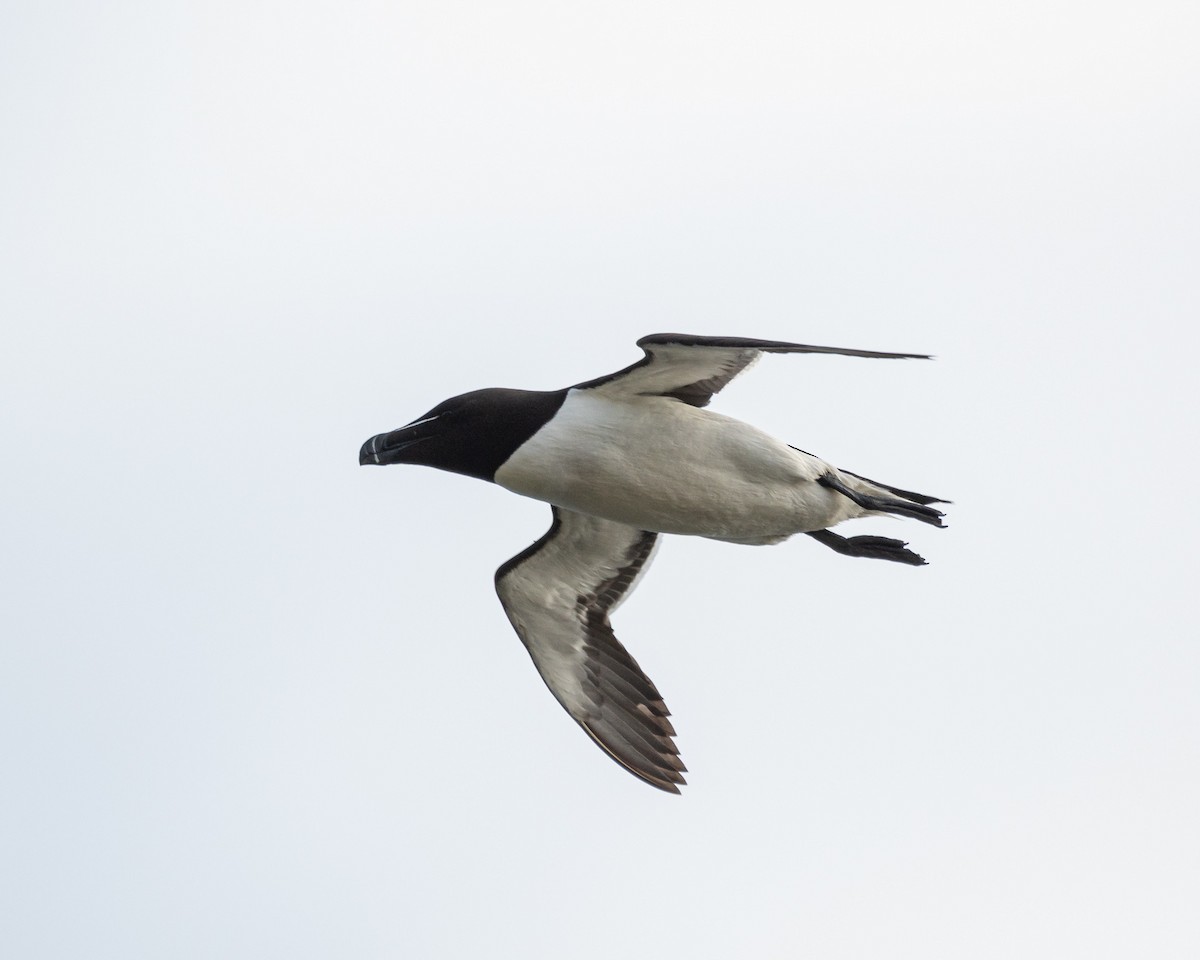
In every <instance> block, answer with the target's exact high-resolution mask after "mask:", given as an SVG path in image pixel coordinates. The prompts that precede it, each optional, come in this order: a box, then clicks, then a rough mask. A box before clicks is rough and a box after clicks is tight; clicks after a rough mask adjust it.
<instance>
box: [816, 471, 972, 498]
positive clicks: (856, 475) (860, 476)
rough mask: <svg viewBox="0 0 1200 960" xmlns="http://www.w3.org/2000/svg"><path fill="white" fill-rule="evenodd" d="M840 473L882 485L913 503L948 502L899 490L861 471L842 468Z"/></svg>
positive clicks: (873, 484)
mask: <svg viewBox="0 0 1200 960" xmlns="http://www.w3.org/2000/svg"><path fill="white" fill-rule="evenodd" d="M838 469H839V470H840V469H841V468H840V467H839V468H838ZM842 473H845V474H849V475H850V476H852V477H857V478H858V479H859V480H866V481H867V483H869V484H871V485H872V486H876V487H882V488H883V489H884V490H886V491H887V492H888V493H894V494H895V495H896V496H898V497H903V498H904V499H905V500H911V501H912V502H913V503H950V501H949V500H943V499H942V498H941V497H931V496H928V495H927V494H924V493H913V492H912V491H911V490H901V489H900V488H899V487H893V486H889V485H888V484H886V483H880V482H879V481H878V480H872V479H871V478H870V477H864V476H863V475H862V474H861V473H854V472H853V471H851V470H842Z"/></svg>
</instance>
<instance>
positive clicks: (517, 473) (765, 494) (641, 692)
mask: <svg viewBox="0 0 1200 960" xmlns="http://www.w3.org/2000/svg"><path fill="white" fill-rule="evenodd" d="M638 346H639V347H641V348H642V350H643V352H644V353H645V356H644V357H643V358H642V359H641V360H639V361H638V362H637V363H634V364H632V365H631V366H628V367H626V368H625V369H623V370H618V371H617V372H616V373H611V374H608V375H607V376H603V377H599V378H597V379H595V380H588V381H586V382H584V383H577V384H575V385H574V386H572V387H566V388H565V389H562V390H550V391H537V390H509V389H496V388H494V389H486V390H475V391H473V392H471V393H464V394H463V395H462V396H458V397H452V398H450V399H449V400H446V401H444V402H442V403H439V404H438V405H437V406H436V407H434V408H433V409H432V410H430V411H429V412H428V413H425V414H423V415H422V416H420V417H418V418H417V419H415V420H413V421H412V422H411V423H408V424H406V425H405V426H403V427H400V428H399V429H397V430H392V431H390V432H388V433H381V434H379V435H377V436H374V437H372V438H371V439H370V440H368V441H367V442H366V443H365V444H363V446H362V449H361V451H360V452H359V463H360V464H379V465H386V464H393V463H415V464H424V465H426V466H430V467H437V468H438V469H440V470H449V471H451V472H452V473H461V474H465V475H466V476H469V477H477V478H478V479H480V480H487V481H489V482H491V483H496V484H499V485H500V486H502V487H504V488H505V489H507V490H511V491H512V492H513V493H518V494H521V495H523V496H526V497H533V498H534V499H536V500H543V501H545V502H546V503H549V504H550V510H551V513H552V515H553V520H552V522H551V524H550V529H549V530H548V531H547V532H546V534H545V535H544V536H543V537H542V538H541V539H540V540H538V541H537V542H536V543H534V544H532V545H531V546H529V547H528V548H526V549H525V550H522V551H521V552H520V553H518V554H517V555H516V556H515V557H513V558H512V559H511V560H508V561H507V562H505V563H504V564H502V565H501V566H500V568H499V569H498V570H497V571H496V592H497V593H498V594H499V596H500V602H501V603H502V604H503V605H504V610H505V613H507V614H508V619H509V621H510V622H511V623H512V625H513V628H514V629H515V630H516V632H517V636H519V637H520V638H521V642H522V643H524V644H525V648H526V649H527V650H528V651H529V655H530V657H531V658H532V659H533V663H534V666H535V667H537V670H538V673H540V674H541V677H542V679H543V680H544V681H545V683H546V686H547V687H549V688H550V692H551V693H553V694H554V696H555V697H556V698H557V699H558V702H559V703H561V704H562V706H563V707H564V709H566V711H567V713H569V714H570V715H571V717H572V718H573V719H574V720H575V722H576V723H578V724H579V725H580V726H581V727H582V728H583V729H584V731H585V732H586V733H587V735H588V736H589V737H591V738H592V740H593V741H595V743H596V744H597V745H599V747H600V748H601V749H602V750H604V752H605V753H607V754H608V755H609V756H610V757H612V758H613V759H614V760H616V761H617V763H619V764H621V765H622V766H623V767H625V769H627V770H628V771H629V772H630V773H632V774H633V775H634V776H636V777H639V778H641V779H642V780H644V781H645V782H646V783H649V784H651V785H652V786H655V787H658V788H659V789H661V790H666V791H669V792H672V793H679V786H680V785H681V784H683V783H684V782H685V781H684V778H683V774H684V772H685V770H686V768H685V767H684V765H683V762H682V761H681V760H680V759H679V750H678V748H677V747H676V745H675V741H674V736H675V730H674V728H673V727H672V726H671V722H670V720H669V719H668V716H669V711H668V710H667V708H666V705H665V704H664V703H663V698H662V697H661V696H660V695H659V692H658V689H657V688H656V687H655V686H654V684H653V682H652V681H651V680H650V678H649V677H647V676H646V674H645V673H644V672H643V671H642V669H641V668H640V667H639V666H638V665H637V662H636V661H635V660H634V659H633V657H631V656H630V655H629V654H628V653H627V652H626V650H625V648H624V647H623V646H622V645H621V643H620V642H619V641H618V640H617V638H616V636H615V635H614V634H613V630H612V626H611V624H610V622H609V616H610V615H611V614H612V612H613V611H614V610H616V608H617V607H618V606H619V605H620V604H621V602H622V601H623V600H624V599H625V598H626V597H627V596H628V595H629V594H630V592H631V591H632V590H633V588H634V587H635V586H636V585H637V583H638V581H639V580H640V579H641V577H642V575H643V574H644V573H645V572H646V569H647V567H648V566H649V565H650V560H651V558H652V557H653V555H654V551H655V548H656V546H657V545H658V540H659V537H660V535H661V534H665V533H674V534H683V535H689V536H697V537H708V538H710V539H712V540H724V541H727V542H729V543H746V544H768V543H778V542H780V541H782V540H786V539H787V538H788V537H790V536H792V535H793V534H797V533H804V534H807V535H808V536H810V537H812V538H813V539H814V540H816V541H817V542H818V543H822V544H824V545H825V546H827V547H830V548H832V549H833V550H835V551H837V552H838V553H841V554H844V555H846V556H851V557H874V558H877V559H882V560H893V561H896V562H898V563H907V564H912V565H920V564H924V563H925V560H924V559H922V558H921V557H920V556H918V555H917V554H915V553H913V552H912V551H911V550H909V549H907V544H905V543H904V542H902V541H900V540H893V539H891V538H890V537H877V536H856V537H843V536H840V535H839V534H836V533H834V532H833V531H832V530H830V529H829V528H830V527H832V526H834V525H835V524H839V523H841V522H842V521H843V520H853V519H856V518H859V517H870V516H878V515H880V514H893V515H896V516H901V517H911V518H913V519H916V520H921V521H923V522H925V523H929V524H932V525H934V526H937V527H941V526H944V524H943V523H942V517H943V516H944V514H943V513H942V512H941V511H940V510H937V509H935V508H934V507H932V506H930V504H933V503H945V502H946V501H944V500H940V499H939V498H937V497H930V496H925V495H923V494H919V493H913V492H911V491H909V490H901V489H899V488H898V487H893V486H889V485H888V484H885V483H878V482H876V481H874V480H868V479H867V478H866V477H863V476H860V475H858V474H856V473H851V472H850V471H848V470H841V469H838V468H837V467H834V466H833V465H831V464H829V463H826V462H825V461H824V460H821V459H820V458H819V457H816V456H814V455H813V454H811V453H807V452H805V451H803V450H801V449H799V448H798V447H793V446H789V445H788V444H786V443H783V442H782V441H780V440H776V439H775V438H773V437H771V436H769V435H767V434H766V433H763V432H762V431H761V430H758V429H757V428H755V427H752V426H750V425H749V424H747V423H743V422H741V421H739V420H734V419H732V418H730V417H725V416H722V415H721V414H718V413H713V412H711V411H709V410H705V409H704V408H705V407H706V406H707V405H708V403H709V401H710V400H711V399H712V397H713V395H714V394H716V393H717V392H718V391H720V390H721V389H722V388H723V387H724V386H725V385H726V384H728V383H729V382H730V381H731V380H732V379H733V378H734V377H736V376H737V375H738V374H739V373H741V372H742V371H744V370H746V369H747V368H748V367H750V366H751V365H752V364H753V363H754V362H755V361H756V360H758V358H759V357H760V356H761V355H762V354H764V353H826V354H841V355H844V356H851V357H873V358H887V359H905V358H908V359H928V357H927V356H926V355H924V354H915V353H879V352H876V351H873V350H846V349H840V348H837V347H814V346H806V345H804V344H799V343H783V342H779V341H775V340H752V339H745V338H741V337H699V336H691V335H687V334H679V333H656V334H652V335H650V336H647V337H642V339H640V340H639V341H638Z"/></svg>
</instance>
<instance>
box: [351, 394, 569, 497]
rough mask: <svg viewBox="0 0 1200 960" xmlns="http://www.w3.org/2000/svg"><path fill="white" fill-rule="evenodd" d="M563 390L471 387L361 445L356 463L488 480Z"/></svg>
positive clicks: (556, 405) (544, 417)
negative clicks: (420, 468)
mask: <svg viewBox="0 0 1200 960" xmlns="http://www.w3.org/2000/svg"><path fill="white" fill-rule="evenodd" d="M566 396H567V391H565V390H554V391H551V392H540V391H535V390H505V389H503V388H499V387H495V388H491V389H488V390H474V391H472V392H471V393H464V394H463V395H462V396H459V397H451V398H450V399H449V400H444V401H442V402H441V403H439V404H438V405H437V406H436V407H434V408H433V409H432V410H430V411H429V412H428V413H426V414H425V415H424V416H420V417H417V419H416V420H414V421H413V422H412V423H409V424H407V425H406V426H403V427H400V428H399V429H398V430H392V431H390V432H389V433H381V434H379V435H378V436H374V437H372V438H371V439H370V440H368V441H367V442H366V443H364V444H363V446H362V449H361V450H360V451H359V453H358V462H359V463H360V464H378V465H380V466H386V465H387V464H391V463H420V464H424V465H425V466H428V467H437V468H438V469H439V470H449V471H450V472H451V473H463V474H466V475H467V476H468V477H478V478H479V479H480V480H492V479H493V478H494V477H495V475H496V471H497V470H498V469H500V466H501V464H503V463H504V461H505V460H507V459H508V458H509V457H510V456H512V454H513V451H515V450H516V449H517V447H519V446H521V444H523V443H524V442H525V441H526V440H528V439H529V438H530V437H532V436H533V435H534V434H535V433H537V431H538V429H539V428H540V427H541V426H542V425H543V424H545V423H546V422H547V421H548V420H549V419H550V418H551V417H553V416H554V414H555V413H557V412H558V408H559V407H560V406H562V402H563V400H564V399H566Z"/></svg>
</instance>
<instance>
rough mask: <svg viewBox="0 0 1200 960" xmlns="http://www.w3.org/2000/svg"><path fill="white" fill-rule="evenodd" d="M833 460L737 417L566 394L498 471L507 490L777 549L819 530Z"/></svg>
mask: <svg viewBox="0 0 1200 960" xmlns="http://www.w3.org/2000/svg"><path fill="white" fill-rule="evenodd" d="M828 469H830V468H829V466H828V464H825V463H824V462H823V461H820V460H818V459H817V458H815V457H811V456H809V455H807V454H803V453H800V451H798V450H794V449H792V448H791V447H789V446H788V445H787V444H785V443H782V442H781V441H779V440H776V439H774V438H773V437H771V436H769V435H767V434H765V433H763V432H762V431H761V430H757V429H755V428H754V427H751V426H750V425H748V424H745V423H742V422H741V421H739V420H733V419H731V418H729V417H723V416H721V415H720V414H716V413H711V412H709V411H707V410H701V409H698V408H696V407H692V406H689V405H687V404H684V403H680V402H679V401H677V400H672V399H670V398H666V397H656V396H651V397H635V398H630V399H620V400H614V399H611V398H608V397H605V396H603V395H601V394H599V393H597V392H596V391H594V390H572V391H571V392H570V393H568V395H567V399H566V400H565V401H564V402H563V405H562V407H561V408H560V409H559V411H558V413H557V414H556V415H555V417H554V418H553V419H552V420H551V421H550V422H549V423H547V424H546V426H544V427H543V428H542V429H541V430H539V431H538V432H537V433H536V434H534V435H533V436H532V437H531V438H530V439H529V440H528V441H526V442H525V443H524V444H523V445H522V446H521V447H520V448H518V449H517V451H516V452H515V453H514V454H513V455H512V456H511V457H510V458H509V459H508V460H507V461H506V462H505V463H504V464H503V465H502V466H501V467H500V469H499V470H498V471H497V472H496V482H497V483H498V484H500V485H501V486H503V487H505V488H506V489H508V490H511V491H513V492H514V493H519V494H522V495H524V496H527V497H533V498H534V499H537V500H544V501H546V502H548V503H555V504H558V505H560V506H563V507H566V508H568V509H571V510H577V511H579V512H581V513H587V514H591V515H593V516H598V517H603V518H605V519H608V520H615V521H617V522H619V523H627V524H630V525H631V526H636V527H638V528H640V529H643V530H654V531H657V532H661V533H678V534H693V535H697V536H703V537H712V538H714V539H720V540H736V541H742V542H772V541H775V540H781V539H784V538H786V537H788V536H790V535H791V534H793V533H796V532H798V531H800V530H816V529H821V528H822V527H825V526H828V525H829V523H831V522H834V523H835V522H837V520H840V519H844V517H840V516H839V517H836V518H834V517H833V516H832V515H831V512H830V511H831V510H837V509H840V508H839V507H838V505H837V501H838V500H839V499H840V498H836V497H834V496H832V495H831V494H830V493H829V492H828V491H827V490H825V489H824V488H823V487H820V486H818V485H817V484H816V483H814V482H813V481H814V480H815V479H816V478H817V477H818V476H819V475H820V474H821V473H823V472H825V471H826V470H828Z"/></svg>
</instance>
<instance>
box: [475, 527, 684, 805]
mask: <svg viewBox="0 0 1200 960" xmlns="http://www.w3.org/2000/svg"><path fill="white" fill-rule="evenodd" d="M552 510H553V511H554V522H553V523H552V524H551V526H550V529H549V531H547V533H546V535H545V536H544V537H542V538H541V539H540V540H538V542H537V543H535V544H533V545H532V546H531V547H529V548H528V549H526V550H523V551H522V552H521V553H519V554H517V555H516V556H515V557H513V558H512V559H511V560H509V561H508V562H507V563H505V564H504V565H503V566H502V567H500V569H499V570H497V571H496V593H498V594H499V595H500V602H501V603H503V604H504V612H505V613H507V614H508V619H509V620H510V621H511V622H512V625H513V627H514V628H515V629H516V631H517V636H519V637H520V638H521V642H522V643H524V644H525V648H526V649H527V650H528V651H529V655H530V656H531V657H532V658H533V664H534V666H536V667H537V669H538V673H540V674H541V675H542V679H543V680H544V681H545V682H546V686H548V687H549V688H550V692H551V693H553V694H554V696H555V697H556V698H557V699H558V702H559V703H561V704H562V705H563V707H564V708H565V709H566V711H567V713H569V714H570V715H571V716H572V717H573V718H574V720H575V721H576V722H577V723H578V724H579V725H580V726H581V727H583V729H584V730H585V731H586V732H587V735H588V736H589V737H591V738H592V739H593V740H594V741H595V742H596V743H597V744H599V745H600V747H601V748H602V749H603V750H604V751H605V753H607V754H608V755H609V756H610V757H612V758H613V759H614V760H616V761H617V763H619V764H621V766H623V767H625V768H626V769H627V770H628V771H629V772H630V773H632V774H633V775H634V776H636V777H640V778H641V779H642V780H645V781H646V782H647V783H649V784H651V785H652V786H655V787H658V788H659V789H660V790H667V791H670V792H671V793H678V792H679V785H680V784H683V783H684V782H685V781H684V779H683V772H684V770H685V767H684V765H683V763H682V762H681V761H680V759H679V750H678V749H677V748H676V746H675V741H674V740H672V739H671V738H672V737H673V736H674V735H675V730H674V729H673V728H672V726H671V722H670V721H669V720H668V719H667V716H668V714H669V711H668V710H667V707H666V704H664V703H663V700H662V697H661V696H659V693H658V690H657V689H656V688H655V686H654V684H653V683H652V682H651V680H650V678H649V677H647V676H646V675H645V674H644V673H643V672H642V669H641V668H640V667H639V666H638V665H637V662H636V661H635V660H634V659H633V657H631V656H630V655H629V654H628V653H627V652H626V651H625V648H624V647H623V646H621V644H620V642H619V641H618V640H617V638H616V637H615V636H614V635H613V631H612V626H611V624H610V623H609V620H608V615H609V614H610V613H611V612H612V611H613V610H615V609H616V608H617V607H618V606H619V605H620V603H621V601H622V600H623V599H624V598H625V597H626V596H627V595H628V594H629V592H630V591H631V590H632V589H633V587H634V585H635V584H636V583H637V580H638V578H639V577H640V576H641V574H642V573H644V572H645V570H646V567H647V566H648V565H649V563H650V558H651V556H652V555H653V553H654V548H655V545H656V543H657V540H658V535H657V534H655V533H650V532H648V531H645V530H638V529H637V528H636V527H630V526H626V525H625V524H622V523H613V522H612V521H610V520H601V519H599V518H597V517H591V516H588V515H586V514H582V513H575V512H574V511H571V510H564V509H563V508H562V507H552Z"/></svg>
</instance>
